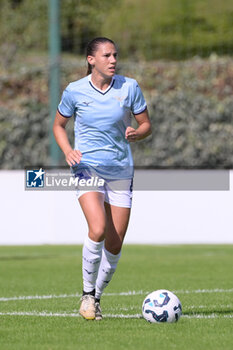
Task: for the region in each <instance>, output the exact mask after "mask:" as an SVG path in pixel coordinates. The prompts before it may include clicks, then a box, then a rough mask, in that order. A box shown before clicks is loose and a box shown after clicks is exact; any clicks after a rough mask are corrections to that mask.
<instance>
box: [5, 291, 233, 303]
mask: <svg viewBox="0 0 233 350" xmlns="http://www.w3.org/2000/svg"><path fill="white" fill-rule="evenodd" d="M232 292H233V288H232V289H197V290H177V291H174V293H177V294H199V293H200V294H202V293H232ZM149 293H150V292H148V291H147V292H144V291H142V290H140V291H134V290H133V291H128V292H120V293H104V296H133V295H145V296H146V295H147V294H149ZM76 297H78V298H80V297H81V294H80V293H75V294H60V295H55V294H51V295H28V296H18V297H17V296H14V297H9V298H7V297H1V298H0V302H1V301H13V300H36V299H39V300H41V299H58V298H76Z"/></svg>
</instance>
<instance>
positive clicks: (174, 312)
mask: <svg viewBox="0 0 233 350" xmlns="http://www.w3.org/2000/svg"><path fill="white" fill-rule="evenodd" d="M181 314H182V306H181V302H180V300H179V299H178V297H177V296H176V295H175V294H174V293H172V292H170V291H169V290H166V289H159V290H156V291H154V292H152V293H150V294H148V295H147V296H146V298H145V299H144V301H143V304H142V315H143V317H144V318H145V320H146V321H148V322H151V323H161V322H169V323H172V322H177V321H178V320H179V318H180V316H181Z"/></svg>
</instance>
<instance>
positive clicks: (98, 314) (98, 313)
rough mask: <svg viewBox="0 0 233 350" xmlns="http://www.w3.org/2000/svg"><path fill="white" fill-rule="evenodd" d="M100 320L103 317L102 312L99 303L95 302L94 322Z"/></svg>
mask: <svg viewBox="0 0 233 350" xmlns="http://www.w3.org/2000/svg"><path fill="white" fill-rule="evenodd" d="M102 318H103V316H102V310H101V307H100V303H99V302H96V303H95V319H96V321H101V320H102Z"/></svg>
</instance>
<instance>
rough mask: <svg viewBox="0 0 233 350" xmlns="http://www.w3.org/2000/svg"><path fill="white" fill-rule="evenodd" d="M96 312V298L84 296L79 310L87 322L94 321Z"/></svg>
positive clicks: (88, 295)
mask: <svg viewBox="0 0 233 350" xmlns="http://www.w3.org/2000/svg"><path fill="white" fill-rule="evenodd" d="M95 310H96V308H95V297H94V296H93V295H90V294H87V295H83V296H82V299H81V306H80V309H79V313H80V315H81V316H82V317H83V318H85V319H86V320H94V319H95V315H96V314H95Z"/></svg>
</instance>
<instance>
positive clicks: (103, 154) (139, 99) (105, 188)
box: [53, 37, 151, 320]
mask: <svg viewBox="0 0 233 350" xmlns="http://www.w3.org/2000/svg"><path fill="white" fill-rule="evenodd" d="M86 58H87V62H88V71H87V76H86V77H84V78H82V79H80V80H78V81H75V82H73V83H70V84H69V85H68V86H67V88H66V89H65V90H64V92H63V95H62V99H61V102H60V104H59V106H58V111H57V114H56V117H55V121H54V127H53V130H54V135H55V138H56V141H57V143H58V145H59V146H60V148H61V149H62V151H63V152H64V155H65V157H66V161H67V163H68V164H69V165H70V166H71V169H72V172H73V173H74V175H75V176H76V177H81V178H83V179H86V180H87V179H90V178H91V176H93V174H96V175H97V176H98V177H100V178H101V179H103V180H104V184H102V185H101V186H98V187H97V188H94V189H88V190H85V191H84V190H82V188H81V189H80V188H79V189H78V191H77V196H78V199H79V203H80V205H81V208H82V210H83V213H84V215H85V217H86V220H87V224H88V229H89V232H88V236H87V238H86V240H85V242H84V245H83V261H82V271H83V297H82V299H81V306H80V310H79V312H80V314H81V315H82V316H83V317H84V318H85V319H88V320H90V319H96V320H101V319H102V312H101V308H100V298H101V295H102V293H103V290H104V288H105V287H106V286H107V285H108V283H109V282H110V280H111V278H112V276H113V274H114V272H115V270H116V267H117V263H118V260H119V258H120V255H121V247H122V243H123V240H124V237H125V233H126V230H127V226H128V222H129V217H130V208H131V201H132V180H133V160H132V154H131V150H130V144H129V143H130V142H134V141H137V140H141V139H143V138H145V137H146V136H148V135H149V134H150V133H151V123H150V120H149V116H148V111H147V106H146V102H145V100H144V97H143V94H142V92H141V89H140V87H139V86H138V84H137V82H136V81H135V80H134V79H130V78H127V77H124V76H121V75H115V70H116V64H117V49H116V46H115V44H114V42H113V41H112V40H110V39H107V38H102V37H100V38H95V39H93V40H92V41H91V42H90V43H89V44H88V46H87V52H86ZM131 113H132V114H133V115H134V117H135V119H136V121H137V128H136V129H134V128H132V127H131V126H130V124H131ZM72 115H74V118H75V119H74V132H75V147H74V149H73V148H72V147H71V145H70V143H69V140H68V137H67V133H66V130H65V128H66V124H67V122H68V121H69V119H70V117H72Z"/></svg>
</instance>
